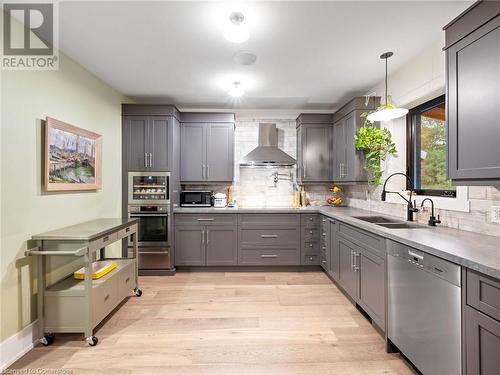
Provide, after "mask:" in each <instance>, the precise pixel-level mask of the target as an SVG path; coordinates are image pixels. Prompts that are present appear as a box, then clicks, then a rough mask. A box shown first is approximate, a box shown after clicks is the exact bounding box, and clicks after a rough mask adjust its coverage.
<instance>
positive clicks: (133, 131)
mask: <svg viewBox="0 0 500 375" xmlns="http://www.w3.org/2000/svg"><path fill="white" fill-rule="evenodd" d="M148 121H149V119H148V117H146V116H144V117H142V116H125V117H123V127H122V130H123V154H124V158H125V165H126V168H127V170H128V171H132V172H141V171H147V170H148V168H147V153H148V152H149V146H148V139H149V134H148Z"/></svg>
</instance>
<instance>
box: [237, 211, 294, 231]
mask: <svg viewBox="0 0 500 375" xmlns="http://www.w3.org/2000/svg"><path fill="white" fill-rule="evenodd" d="M238 225H241V226H249V227H260V228H262V227H266V226H268V225H272V226H274V227H275V226H296V227H298V226H299V225H300V215H299V214H241V215H238Z"/></svg>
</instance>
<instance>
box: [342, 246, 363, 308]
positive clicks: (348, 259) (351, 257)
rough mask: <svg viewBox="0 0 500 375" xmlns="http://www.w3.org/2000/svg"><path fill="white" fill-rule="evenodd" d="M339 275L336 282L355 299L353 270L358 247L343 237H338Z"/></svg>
mask: <svg viewBox="0 0 500 375" xmlns="http://www.w3.org/2000/svg"><path fill="white" fill-rule="evenodd" d="M338 249H339V277H338V283H339V284H340V286H341V287H342V288H343V289H344V291H345V292H346V293H347V294H348V295H349V296H350V297H351V298H352V299H353V300H354V301H355V300H356V297H357V286H358V281H357V279H358V277H357V273H356V270H355V268H354V267H355V256H356V253H357V252H358V250H359V247H357V246H356V245H354V244H353V243H351V242H350V241H347V240H345V239H343V238H340V237H339V239H338Z"/></svg>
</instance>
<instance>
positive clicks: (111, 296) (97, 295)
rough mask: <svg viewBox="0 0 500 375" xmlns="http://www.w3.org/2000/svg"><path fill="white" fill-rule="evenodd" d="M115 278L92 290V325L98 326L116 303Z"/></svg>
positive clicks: (116, 289)
mask: <svg viewBox="0 0 500 375" xmlns="http://www.w3.org/2000/svg"><path fill="white" fill-rule="evenodd" d="M117 279H118V278H117V277H111V278H109V279H108V280H106V282H104V283H102V284H101V285H99V286H98V287H96V288H94V289H93V290H92V312H93V314H92V317H93V320H92V321H93V323H94V325H96V324H98V323H99V322H100V321H101V320H102V319H103V318H104V317H105V316H106V315H107V314H108V313H109V312H111V310H113V309H114V308H115V306H116V304H117V302H118V288H117V284H116V283H117Z"/></svg>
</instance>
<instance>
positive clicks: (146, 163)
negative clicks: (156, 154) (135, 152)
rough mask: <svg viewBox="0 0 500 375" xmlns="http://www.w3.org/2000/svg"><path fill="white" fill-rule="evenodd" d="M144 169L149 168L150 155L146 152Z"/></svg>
mask: <svg viewBox="0 0 500 375" xmlns="http://www.w3.org/2000/svg"><path fill="white" fill-rule="evenodd" d="M144 167H146V168H147V167H148V153H147V152H145V153H144Z"/></svg>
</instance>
